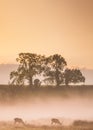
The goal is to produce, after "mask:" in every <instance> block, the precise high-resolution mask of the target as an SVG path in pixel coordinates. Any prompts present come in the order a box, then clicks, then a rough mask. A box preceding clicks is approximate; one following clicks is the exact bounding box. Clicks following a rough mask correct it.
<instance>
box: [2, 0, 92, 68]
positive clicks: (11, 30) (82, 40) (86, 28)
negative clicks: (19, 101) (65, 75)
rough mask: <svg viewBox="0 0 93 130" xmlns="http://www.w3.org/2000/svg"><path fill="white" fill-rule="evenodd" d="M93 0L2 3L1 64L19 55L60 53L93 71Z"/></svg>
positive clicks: (72, 63)
mask: <svg viewBox="0 0 93 130" xmlns="http://www.w3.org/2000/svg"><path fill="white" fill-rule="evenodd" d="M92 35H93V1H92V0H0V63H15V59H16V57H17V56H18V53H20V52H31V53H38V54H45V55H50V54H55V53H59V54H61V55H62V56H63V57H64V58H65V59H66V61H67V63H68V66H79V67H87V68H93V36H92Z"/></svg>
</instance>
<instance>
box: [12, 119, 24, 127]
mask: <svg viewBox="0 0 93 130" xmlns="http://www.w3.org/2000/svg"><path fill="white" fill-rule="evenodd" d="M14 123H15V124H16V123H19V124H23V125H25V123H24V121H23V120H22V119H21V118H14Z"/></svg>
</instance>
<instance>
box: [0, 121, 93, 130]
mask: <svg viewBox="0 0 93 130" xmlns="http://www.w3.org/2000/svg"><path fill="white" fill-rule="evenodd" d="M0 130H93V124H92V125H87V123H86V125H85V126H84V125H83V126H82V125H77V126H75V125H70V126H59V125H52V126H48V125H42V126H36V125H31V124H27V125H25V126H23V125H21V124H17V125H14V124H13V123H8V122H3V123H0Z"/></svg>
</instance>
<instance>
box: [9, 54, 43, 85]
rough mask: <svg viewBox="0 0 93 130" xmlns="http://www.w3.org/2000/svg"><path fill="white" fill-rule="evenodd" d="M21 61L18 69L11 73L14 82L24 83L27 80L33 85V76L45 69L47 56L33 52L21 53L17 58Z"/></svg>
mask: <svg viewBox="0 0 93 130" xmlns="http://www.w3.org/2000/svg"><path fill="white" fill-rule="evenodd" d="M16 60H17V62H19V66H18V69H17V70H16V71H13V72H11V73H10V80H12V83H13V84H19V85H20V84H24V83H25V81H26V80H27V81H28V83H29V86H30V87H31V86H33V76H35V75H37V74H40V73H41V72H42V71H43V69H44V61H45V56H41V55H37V54H33V53H20V54H19V57H18V58H17V59H16Z"/></svg>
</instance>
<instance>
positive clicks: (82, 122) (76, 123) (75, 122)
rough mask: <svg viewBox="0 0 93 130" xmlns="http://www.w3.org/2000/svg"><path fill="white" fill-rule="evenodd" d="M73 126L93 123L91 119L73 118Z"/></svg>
mask: <svg viewBox="0 0 93 130" xmlns="http://www.w3.org/2000/svg"><path fill="white" fill-rule="evenodd" d="M73 125H74V126H86V125H93V121H86V120H75V121H74V122H73Z"/></svg>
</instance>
